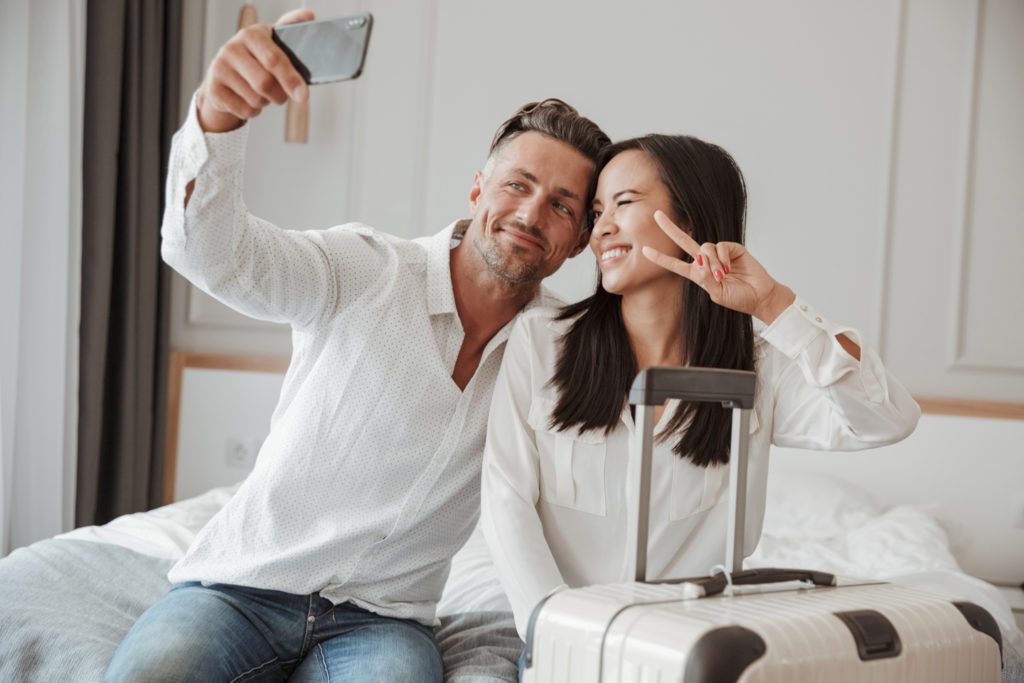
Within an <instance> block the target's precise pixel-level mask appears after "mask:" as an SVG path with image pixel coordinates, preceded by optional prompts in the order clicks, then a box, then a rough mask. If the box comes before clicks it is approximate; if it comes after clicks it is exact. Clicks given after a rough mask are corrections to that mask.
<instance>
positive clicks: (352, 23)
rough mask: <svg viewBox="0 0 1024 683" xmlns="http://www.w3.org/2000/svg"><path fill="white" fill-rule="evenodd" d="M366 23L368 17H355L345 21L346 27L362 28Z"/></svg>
mask: <svg viewBox="0 0 1024 683" xmlns="http://www.w3.org/2000/svg"><path fill="white" fill-rule="evenodd" d="M365 24H366V17H353V18H351V19H349V20H348V21H346V22H345V28H360V27H362V26H364V25H365Z"/></svg>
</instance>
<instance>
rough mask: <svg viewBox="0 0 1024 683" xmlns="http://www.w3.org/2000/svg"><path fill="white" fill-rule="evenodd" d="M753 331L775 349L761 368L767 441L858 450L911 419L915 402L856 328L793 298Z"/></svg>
mask: <svg viewBox="0 0 1024 683" xmlns="http://www.w3.org/2000/svg"><path fill="white" fill-rule="evenodd" d="M840 334H842V335H845V336H846V337H848V338H849V339H851V340H852V341H853V342H854V343H856V344H857V345H858V346H859V347H860V360H858V359H856V358H854V357H853V356H851V355H850V354H849V353H847V352H846V350H845V349H843V347H842V345H841V344H840V343H839V341H838V340H837V339H836V335H840ZM761 337H762V338H763V339H764V340H765V341H767V342H768V343H769V344H770V345H771V347H772V349H773V350H774V352H775V353H770V354H769V359H768V362H767V363H766V365H767V367H765V368H763V369H761V372H762V373H764V374H765V375H766V376H764V377H762V381H765V382H766V384H767V385H768V386H770V387H771V388H772V390H773V394H774V396H773V398H774V419H773V429H772V443H774V444H775V445H777V446H788V447H795V448H813V449H819V450H860V449H865V448H873V447H875V446H883V445H886V444H891V443H895V442H897V441H900V440H902V439H904V438H906V437H907V436H908V435H909V434H910V433H911V432H913V430H914V428H915V427H916V426H917V421H918V418H919V417H920V415H921V409H920V407H919V406H918V405H917V402H916V401H914V399H913V397H912V396H911V395H910V392H909V391H907V389H906V388H905V387H904V386H903V385H902V384H901V383H900V382H899V381H898V380H897V379H896V378H894V377H893V376H892V375H890V374H889V373H888V372H887V370H886V368H885V365H884V364H883V363H882V360H881V358H879V356H878V354H877V353H876V352H875V351H874V350H873V349H871V348H869V347H868V346H867V345H866V344H865V343H864V338H863V335H862V334H861V333H860V332H858V331H857V330H855V329H853V328H850V327H843V326H839V325H835V324H833V323H832V322H830V321H829V320H827V319H826V318H825V317H824V316H822V315H821V314H820V313H818V312H817V311H816V310H815V309H814V308H812V307H811V306H810V305H809V304H808V303H807V302H805V301H804V300H802V299H800V298H797V299H796V301H794V302H793V304H792V305H790V306H789V307H788V308H787V309H786V310H785V311H783V313H782V314H781V315H779V317H778V318H776V320H775V321H774V322H773V323H772V324H771V325H769V326H768V327H767V328H765V329H764V330H763V331H762V332H761Z"/></svg>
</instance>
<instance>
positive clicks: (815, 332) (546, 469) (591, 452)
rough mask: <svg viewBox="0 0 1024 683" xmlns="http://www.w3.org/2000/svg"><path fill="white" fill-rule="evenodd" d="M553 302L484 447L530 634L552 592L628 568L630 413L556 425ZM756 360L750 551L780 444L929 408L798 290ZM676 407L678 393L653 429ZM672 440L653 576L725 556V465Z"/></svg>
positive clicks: (686, 571)
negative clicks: (675, 448)
mask: <svg viewBox="0 0 1024 683" xmlns="http://www.w3.org/2000/svg"><path fill="white" fill-rule="evenodd" d="M555 314H556V311H554V310H552V309H549V308H542V309H534V310H532V311H530V312H528V313H526V314H525V315H523V316H522V317H521V318H520V320H519V321H518V323H517V325H516V327H515V329H514V330H513V331H512V334H511V336H510V338H509V341H508V346H507V348H506V350H505V358H504V361H503V364H502V367H501V371H500V373H499V375H498V381H497V386H496V388H495V390H494V398H493V401H492V403H491V413H490V419H489V423H488V431H487V445H486V448H485V450H484V463H483V479H482V494H481V495H482V499H481V504H482V509H481V526H482V527H483V532H484V535H485V536H486V538H487V543H488V545H489V547H490V549H491V553H492V555H493V557H494V562H495V565H496V567H497V571H498V575H499V577H500V578H501V581H502V584H503V586H504V588H505V591H506V592H507V594H508V597H509V600H510V602H511V603H512V608H513V611H514V613H515V620H516V627H517V629H518V630H519V633H520V635H525V632H526V625H527V622H528V621H529V617H530V612H531V611H532V609H533V607H534V605H536V604H537V602H539V601H540V600H541V599H542V598H543V597H544V596H546V595H548V594H549V593H551V592H552V591H553V590H555V589H557V588H559V587H562V586H565V585H568V586H572V587H576V586H583V585H589V584H595V583H608V582H616V581H626V580H630V579H631V577H628V576H627V571H626V560H627V555H628V553H627V549H626V547H625V546H626V538H627V533H626V532H627V529H626V518H627V512H626V511H627V498H628V497H629V496H630V495H631V492H632V490H633V486H632V482H630V481H629V479H628V476H627V472H628V471H629V468H628V467H627V461H628V458H629V452H630V442H631V440H632V435H633V430H634V425H633V420H632V417H631V416H630V411H629V407H628V406H623V411H622V415H621V418H620V421H619V424H618V425H617V426H616V428H615V429H614V430H612V432H611V433H609V434H607V435H606V434H605V433H604V431H603V430H592V431H588V432H583V433H580V432H578V431H577V430H569V431H563V432H559V431H556V430H553V429H551V428H550V426H549V422H550V418H551V413H552V411H553V409H554V405H555V401H556V399H557V393H556V391H555V389H554V388H553V387H551V386H549V382H550V380H551V377H552V376H553V375H554V368H555V362H556V359H557V356H558V349H559V340H560V339H561V337H562V336H563V335H564V334H565V332H566V331H567V330H568V327H569V325H570V324H571V323H570V321H556V320H554V315H555ZM837 334H845V335H846V336H847V337H849V338H850V339H852V340H853V341H854V342H856V343H857V344H858V345H859V346H860V348H861V360H860V361H857V360H856V359H855V358H853V357H852V356H850V355H849V354H848V353H846V351H844V350H843V348H842V347H841V346H840V345H839V342H838V341H837V340H836V338H835V335H837ZM755 359H756V360H755V363H756V366H755V367H756V371H757V391H756V398H755V406H754V411H753V414H752V415H751V422H750V454H749V459H750V465H749V474H748V486H747V526H746V534H747V537H746V539H745V546H746V547H745V554H749V553H751V552H753V550H754V548H755V547H756V545H757V542H758V540H759V538H760V535H761V525H762V521H763V519H764V505H765V487H766V483H767V477H768V450H769V446H770V445H771V444H775V445H778V446H789V447H797V448H813V449H818V450H859V449H865V448H872V447H874V446H882V445H885V444H890V443H894V442H896V441H899V440H901V439H903V438H904V437H906V436H907V435H908V434H910V433H911V432H912V431H913V430H914V427H915V426H916V425H917V420H918V417H919V415H920V408H919V407H918V405H917V403H915V402H914V399H913V398H912V397H911V395H910V394H909V393H908V392H907V390H906V389H905V388H904V387H903V386H902V385H901V384H900V383H899V382H898V381H896V380H895V379H894V378H893V377H891V376H889V375H887V374H886V370H885V367H884V366H883V365H882V362H881V360H880V359H879V357H878V355H877V354H876V353H875V352H874V351H872V350H870V349H868V348H866V347H865V345H864V340H863V337H862V335H861V334H860V333H858V332H857V331H856V330H853V329H850V328H847V327H840V326H837V325H834V324H832V323H830V322H829V321H828V320H825V319H824V318H823V317H822V316H821V315H820V314H818V313H817V312H816V311H814V310H813V309H812V308H811V307H810V306H808V305H807V304H806V303H805V302H803V301H802V300H800V299H799V298H798V299H797V300H796V301H795V302H794V303H793V305H791V306H790V307H789V308H787V309H786V310H785V311H784V312H783V313H782V314H781V315H780V316H779V317H778V318H777V319H776V320H775V322H774V323H772V324H771V325H770V326H768V327H767V328H765V329H764V330H763V331H761V333H760V335H759V337H758V338H757V339H756V341H755ZM593 371H594V372H600V371H601V369H600V368H594V369H593ZM676 406H677V402H675V401H670V402H669V404H668V406H667V407H666V409H665V411H664V412H663V414H662V416H661V419H660V421H659V422H658V425H657V427H656V428H655V432H656V433H658V432H660V430H661V429H662V428H664V426H665V424H666V423H667V422H668V420H669V419H670V418H671V416H672V415H673V414H674V413H675V409H676ZM675 441H676V439H675V438H672V439H668V440H667V441H665V442H660V443H659V442H658V441H655V447H654V454H653V462H652V470H651V472H652V481H651V518H650V528H649V544H648V548H649V549H648V565H647V566H648V570H647V571H648V578H650V579H658V578H681V577H686V576H697V575H702V574H707V573H708V570H709V569H710V568H711V567H712V566H714V565H716V564H720V563H722V562H724V560H725V536H726V515H727V509H726V508H727V505H725V503H726V501H727V498H728V489H729V483H728V482H729V474H728V472H729V468H728V465H725V466H715V467H708V468H699V467H694V466H693V465H691V464H690V462H689V460H682V459H680V458H678V457H676V456H675V455H674V454H673V453H672V450H671V449H672V445H673V444H674V443H675Z"/></svg>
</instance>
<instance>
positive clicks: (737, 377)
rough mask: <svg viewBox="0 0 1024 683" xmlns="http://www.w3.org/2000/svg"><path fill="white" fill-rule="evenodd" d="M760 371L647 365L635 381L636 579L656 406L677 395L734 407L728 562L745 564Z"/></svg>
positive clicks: (632, 525) (632, 524)
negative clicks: (750, 449)
mask: <svg viewBox="0 0 1024 683" xmlns="http://www.w3.org/2000/svg"><path fill="white" fill-rule="evenodd" d="M756 382H757V380H756V375H755V374H754V373H753V372H751V371H749V370H724V369H720V368H666V367H651V368H644V369H643V370H641V371H640V374H639V375H637V377H636V379H635V380H633V386H632V387H630V390H629V402H630V403H631V404H632V405H635V406H636V430H635V432H634V437H633V438H634V443H636V444H638V447H637V448H634V449H633V450H634V452H633V454H632V455H631V457H630V464H629V468H630V478H631V481H632V484H633V486H634V492H635V493H636V495H635V496H633V498H632V500H631V501H630V509H629V514H630V520H629V527H628V529H629V538H628V539H627V541H628V545H627V547H628V548H629V549H630V556H629V558H628V559H629V574H630V575H631V576H632V577H633V578H634V580H635V581H645V580H646V579H647V529H648V525H649V521H650V514H651V502H650V501H651V451H652V448H653V441H654V439H653V432H654V406H659V405H661V404H662V403H664V402H665V401H667V400H669V399H672V398H676V399H681V400H686V401H709V402H716V403H721V404H722V405H723V406H724V407H726V408H733V409H734V412H733V421H732V440H731V442H730V448H729V453H730V456H729V461H730V468H729V527H728V534H729V536H728V538H727V539H726V546H725V548H726V558H725V566H726V568H727V569H728V570H729V571H730V572H738V571H740V570H742V569H743V541H744V522H745V519H746V491H747V437H748V431H749V425H750V411H751V409H752V408H753V407H754V389H755V386H756Z"/></svg>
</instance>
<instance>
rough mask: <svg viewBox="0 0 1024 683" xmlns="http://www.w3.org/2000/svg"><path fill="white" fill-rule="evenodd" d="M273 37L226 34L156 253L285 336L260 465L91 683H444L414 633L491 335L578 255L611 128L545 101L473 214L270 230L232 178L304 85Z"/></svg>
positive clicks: (443, 544) (467, 476) (459, 521)
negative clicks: (276, 108) (285, 356)
mask: <svg viewBox="0 0 1024 683" xmlns="http://www.w3.org/2000/svg"><path fill="white" fill-rule="evenodd" d="M311 18H312V14H311V13H309V12H306V11H299V12H295V13H290V14H289V15H286V16H285V17H283V18H282V20H281V21H282V22H289V21H303V20H309V19H311ZM270 32H271V27H270V26H268V25H260V26H251V27H248V28H246V29H244V30H242V31H240V32H239V33H238V34H236V35H235V36H234V37H233V38H232V39H231V40H230V41H228V43H227V44H225V45H224V46H223V48H222V49H221V50H220V52H219V53H218V56H217V58H216V59H215V60H214V61H213V63H212V64H211V66H210V69H209V71H208V73H207V75H206V78H205V79H204V81H203V84H202V85H201V86H200V89H199V91H198V93H197V95H196V101H195V103H194V106H193V107H192V108H191V112H190V114H189V118H188V120H187V121H186V123H185V125H184V126H183V128H182V130H181V131H179V133H178V134H177V136H176V138H175V142H174V145H173V148H172V154H171V164H170V170H169V175H168V183H167V210H166V214H165V216H164V225H163V230H162V234H163V254H164V258H165V259H166V260H167V262H168V263H170V264H171V265H172V266H174V267H175V268H176V269H177V270H179V271H180V272H181V273H182V274H183V275H185V276H186V277H187V278H189V279H190V280H191V281H192V282H193V283H195V284H196V285H197V286H199V287H201V288H202V289H204V290H205V291H207V292H209V293H211V294H212V295H214V296H216V297H217V298H219V299H220V300H222V301H224V302H225V303H227V304H229V305H231V306H233V307H234V308H236V309H238V310H239V311H242V312H243V313H246V314H249V315H252V316H255V317H259V318H264V319H269V320H278V321H285V322H288V323H290V324H291V325H292V328H293V337H292V338H293V348H294V350H293V356H292V362H291V365H290V367H289V369H288V373H287V376H286V377H285V381H284V386H283V388H282V392H281V397H280V400H279V403H278V406H277V408H276V410H275V412H274V416H273V418H272V421H271V431H270V435H269V436H268V438H267V440H266V442H265V444H264V446H263V448H262V450H261V451H260V455H259V458H258V460H257V462H256V466H255V468H254V470H253V472H252V473H251V474H250V475H249V477H248V478H247V479H246V481H245V483H244V484H243V485H242V487H241V488H240V489H239V491H238V493H237V494H236V495H235V496H234V498H233V499H232V500H231V501H230V502H229V503H228V504H227V505H226V506H225V508H224V509H223V510H222V511H221V512H220V513H218V514H217V515H216V516H215V517H214V518H213V519H212V520H211V521H210V523H209V524H207V526H206V527H205V528H204V529H203V530H202V531H201V532H200V534H199V535H198V537H197V538H196V540H195V542H194V543H193V545H192V547H191V548H190V549H189V551H188V553H187V554H186V555H185V557H184V558H183V559H182V560H181V561H180V562H179V563H178V564H177V565H175V566H174V568H172V570H171V572H170V574H169V578H170V580H171V582H172V583H173V584H174V586H173V588H172V589H171V590H170V591H169V592H168V593H167V595H165V596H164V597H163V598H162V599H161V600H160V601H158V602H157V604H156V605H154V606H153V607H152V608H150V610H148V611H147V612H146V613H145V614H144V615H143V616H142V617H141V618H140V619H139V621H138V622H137V623H136V625H135V626H134V627H133V629H132V630H131V632H130V633H129V634H128V636H127V637H126V638H125V640H124V642H123V643H122V644H121V646H120V647H119V648H118V651H117V653H116V654H115V656H114V659H113V661H112V663H111V666H110V670H109V671H108V674H107V678H108V679H109V680H146V681H156V680H174V681H182V680H197V681H228V680H256V679H259V680H263V679H264V678H266V679H267V680H272V679H276V680H281V679H284V678H287V677H289V676H290V677H291V678H292V679H293V680H305V679H307V678H316V680H321V676H323V678H322V680H328V677H329V679H330V680H352V681H378V680H380V681H419V680H433V681H437V680H440V678H441V660H440V655H439V652H438V649H437V644H436V641H435V640H434V637H433V632H432V629H431V628H430V626H431V625H432V624H433V623H434V621H435V615H434V608H435V604H436V602H437V600H438V598H439V597H440V594H441V590H442V587H443V585H444V582H445V579H446V577H447V573H448V569H449V566H450V559H451V556H452V554H454V552H455V551H456V550H457V549H458V548H459V547H460V546H461V544H462V543H463V542H464V541H465V540H466V538H467V537H468V536H469V534H470V531H471V530H472V528H473V525H474V524H475V521H476V518H477V514H478V506H479V476H480V454H481V452H482V448H483V440H484V433H485V424H486V419H487V413H488V406H489V403H490V397H491V392H492V389H493V384H494V379H495V377H496V375H497V372H498V367H499V364H500V361H501V355H502V351H503V349H504V342H505V340H506V338H507V336H508V332H509V329H510V327H511V325H512V323H513V321H514V319H515V317H516V316H517V315H518V313H519V312H520V311H521V310H523V309H524V307H530V306H533V305H537V304H539V303H543V302H544V300H545V298H544V296H543V295H542V294H541V290H540V281H541V280H542V279H543V278H544V277H546V276H547V275H550V274H551V273H553V272H554V271H555V270H556V269H557V268H558V267H559V266H560V265H561V264H562V262H563V261H564V260H565V259H566V258H567V257H569V256H574V255H575V254H577V253H579V252H580V251H581V250H582V249H583V248H584V246H585V245H586V242H587V237H588V235H587V230H586V229H585V227H584V222H585V221H584V219H585V215H586V210H585V207H584V201H585V198H586V197H585V195H586V192H587V186H588V184H589V181H590V178H591V176H592V174H593V170H594V162H593V159H594V157H595V156H596V153H597V151H598V149H599V148H600V147H601V146H602V145H604V144H606V143H607V141H608V139H607V136H605V135H604V133H602V132H601V130H600V129H599V128H598V127H597V126H596V125H594V124H593V123H592V122H590V121H589V120H587V119H585V118H583V117H581V116H580V115H579V114H578V113H577V112H576V110H575V109H572V108H571V107H569V106H568V105H566V104H565V103H563V102H560V101H558V100H546V101H544V102H541V103H537V104H533V105H528V106H527V107H524V108H523V109H522V110H520V111H519V112H517V113H516V115H514V116H513V117H512V118H511V119H509V121H507V122H506V123H505V124H504V125H503V126H502V127H501V128H500V129H499V130H498V133H497V134H496V135H495V138H494V142H493V143H492V147H491V152H490V155H489V157H488V159H487V161H486V164H485V165H484V168H483V170H482V171H480V172H478V173H477V174H476V176H475V177H474V179H473V184H472V188H471V190H470V194H469V206H470V210H471V214H472V216H473V218H472V220H468V221H458V222H456V223H453V224H452V225H451V226H449V227H448V228H447V229H445V230H443V231H442V232H441V233H439V234H437V235H435V236H433V237H427V238H420V239H416V240H412V241H409V240H403V239H398V238H395V237H391V236H389V235H386V234H383V233H380V232H377V231H375V230H372V229H370V228H368V227H366V226H363V225H359V224H349V225H344V226H339V227H336V228H332V229H330V230H325V231H310V232H294V231H285V230H280V229H278V228H276V227H274V226H271V225H268V224H267V223H266V222H264V221H261V220H259V219H257V218H255V217H253V216H251V215H250V214H248V212H247V211H246V210H245V207H244V205H243V203H242V198H241V197H242V191H241V187H240V179H241V177H242V169H243V166H244V161H243V152H244V147H245V139H246V134H247V128H246V127H245V126H244V125H243V124H244V122H245V120H246V119H249V118H252V117H253V116H256V115H257V114H259V112H260V110H261V109H262V108H263V107H264V106H266V105H268V104H269V103H270V102H274V103H275V104H281V103H283V102H284V101H286V99H287V98H288V97H291V98H293V99H296V100H299V101H301V100H303V99H305V98H306V97H307V96H308V91H307V90H306V86H305V84H304V83H303V82H302V79H301V77H300V76H299V74H298V73H296V72H295V70H294V69H293V68H292V67H291V65H290V64H289V62H288V60H287V58H286V57H285V56H284V54H283V53H281V52H280V50H279V49H278V48H277V47H276V45H274V43H273V42H272V40H271V37H270ZM453 244H454V245H455V246H453Z"/></svg>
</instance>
